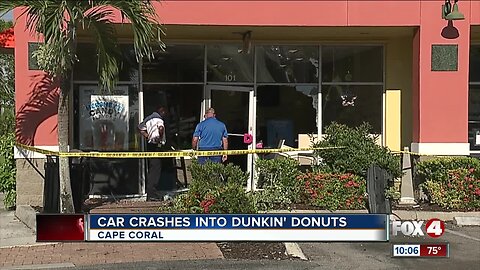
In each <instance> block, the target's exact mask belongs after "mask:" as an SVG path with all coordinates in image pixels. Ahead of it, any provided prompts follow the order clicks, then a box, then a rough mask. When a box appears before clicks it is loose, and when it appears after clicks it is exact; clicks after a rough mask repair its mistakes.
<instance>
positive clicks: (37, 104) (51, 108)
mask: <svg viewBox="0 0 480 270" xmlns="http://www.w3.org/2000/svg"><path fill="white" fill-rule="evenodd" d="M30 81H31V84H30V88H31V89H33V90H32V91H31V92H30V93H28V96H29V98H28V101H27V102H25V104H23V105H22V106H21V107H20V108H19V109H18V110H17V113H16V126H15V135H16V138H17V142H19V143H22V144H25V145H35V143H34V140H35V134H36V133H37V129H38V127H39V126H40V125H41V124H42V123H43V122H44V121H45V120H47V119H48V118H50V117H52V116H54V115H56V114H57V107H58V99H59V96H60V88H59V87H58V86H59V83H58V82H57V81H54V80H53V79H52V77H50V76H48V75H46V74H38V75H34V76H31V77H30ZM56 129H57V126H56V125H55V127H54V128H53V129H52V130H51V132H52V133H53V132H54V131H55V130H56Z"/></svg>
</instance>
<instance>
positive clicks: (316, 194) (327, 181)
mask: <svg viewBox="0 0 480 270" xmlns="http://www.w3.org/2000/svg"><path fill="white" fill-rule="evenodd" d="M297 179H298V181H299V182H300V183H301V184H302V186H303V198H304V201H305V202H306V203H307V204H310V205H313V206H317V207H321V208H324V209H328V210H331V211H333V210H337V209H366V197H365V192H366V181H365V179H364V178H362V177H359V176H356V175H353V174H350V173H345V174H333V173H325V174H323V173H312V172H309V173H305V174H302V175H300V176H298V177H297Z"/></svg>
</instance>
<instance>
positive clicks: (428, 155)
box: [392, 151, 451, 157]
mask: <svg viewBox="0 0 480 270" xmlns="http://www.w3.org/2000/svg"><path fill="white" fill-rule="evenodd" d="M392 153H394V154H410V155H412V156H424V157H451V156H448V155H432V154H421V153H417V152H411V151H392Z"/></svg>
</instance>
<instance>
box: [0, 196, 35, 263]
mask: <svg viewBox="0 0 480 270" xmlns="http://www.w3.org/2000/svg"><path fill="white" fill-rule="evenodd" d="M3 198H4V194H3V193H0V248H1V247H6V246H18V245H31V244H35V242H36V237H35V233H34V232H33V231H32V230H31V229H30V228H28V227H27V226H25V224H23V223H22V222H21V221H20V220H18V219H17V218H16V217H15V211H7V210H5V207H4V204H3ZM0 254H1V253H0ZM2 257H3V256H2ZM0 260H1V259H0Z"/></svg>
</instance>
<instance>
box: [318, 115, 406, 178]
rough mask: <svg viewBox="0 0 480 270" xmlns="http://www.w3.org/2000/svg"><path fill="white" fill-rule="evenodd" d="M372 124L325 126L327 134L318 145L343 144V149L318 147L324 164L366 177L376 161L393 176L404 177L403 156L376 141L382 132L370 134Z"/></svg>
mask: <svg viewBox="0 0 480 270" xmlns="http://www.w3.org/2000/svg"><path fill="white" fill-rule="evenodd" d="M370 130H371V128H370V125H368V124H366V123H364V124H362V125H361V126H358V127H355V128H350V127H347V126H346V125H341V124H337V123H333V124H331V125H329V126H328V127H327V128H326V129H325V137H324V139H323V140H322V141H320V142H318V143H315V144H314V147H330V146H343V147H344V148H341V149H327V150H316V151H315V155H316V156H317V158H319V159H320V160H322V162H323V165H324V166H326V167H328V168H329V169H330V170H331V171H332V172H336V173H353V174H355V175H359V176H361V177H363V178H366V177H367V170H368V168H370V166H371V165H372V164H377V165H378V166H380V167H381V168H383V169H385V170H386V171H387V172H388V173H389V174H390V175H391V176H392V177H393V178H398V177H401V175H402V172H401V169H400V156H398V155H394V154H393V153H392V152H391V151H390V150H389V149H388V148H387V147H382V146H380V145H378V144H376V140H377V139H378V135H374V136H372V135H370V132H369V131H370Z"/></svg>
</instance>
